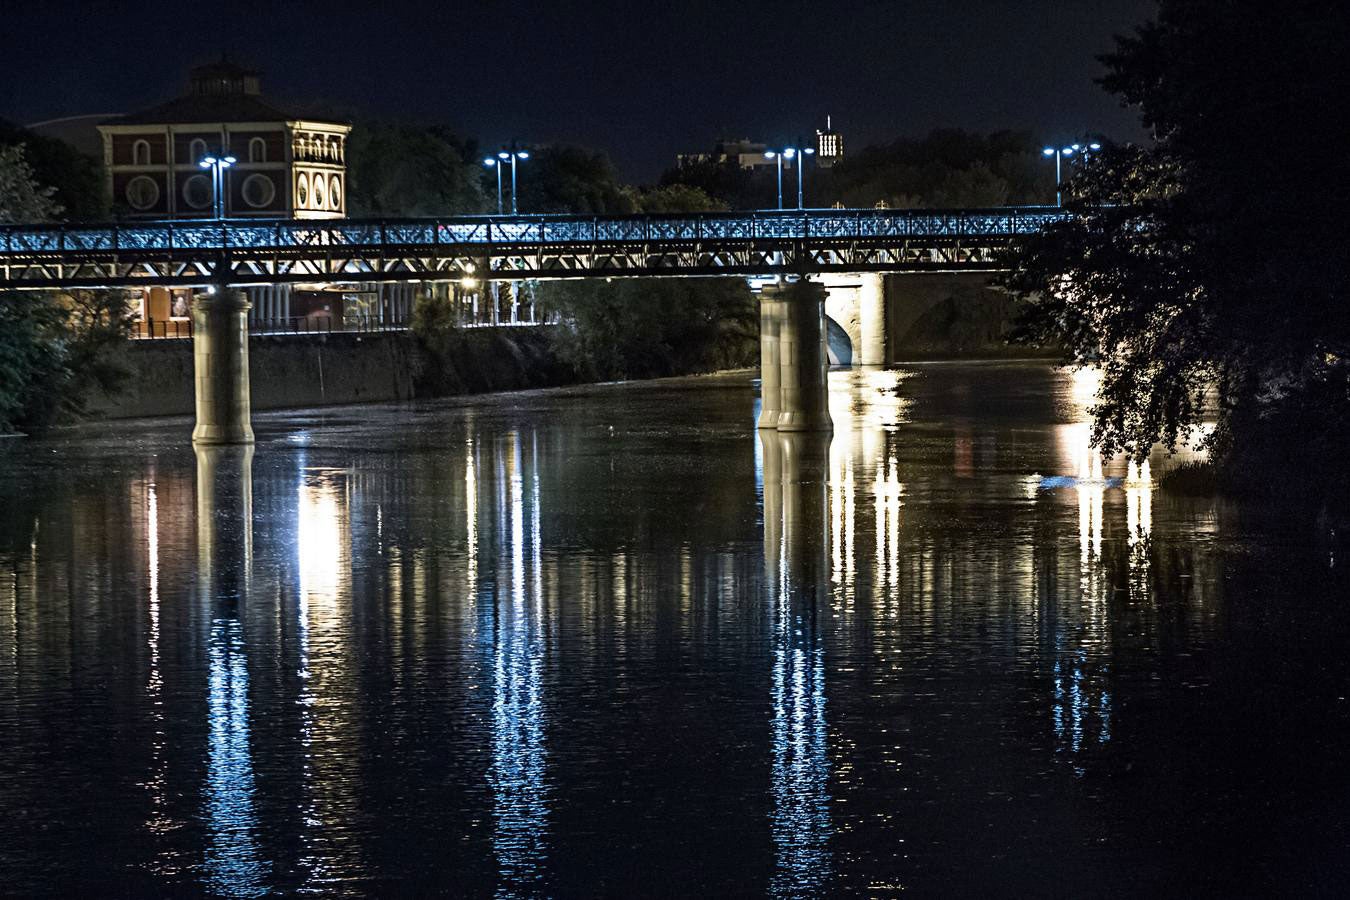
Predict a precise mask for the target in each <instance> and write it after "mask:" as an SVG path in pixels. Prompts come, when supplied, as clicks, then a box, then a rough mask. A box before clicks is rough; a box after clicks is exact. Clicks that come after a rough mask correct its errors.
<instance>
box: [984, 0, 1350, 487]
mask: <svg viewBox="0 0 1350 900" xmlns="http://www.w3.org/2000/svg"><path fill="white" fill-rule="evenodd" d="M1348 46H1350V7H1347V6H1346V5H1344V4H1333V3H1324V2H1313V0H1291V2H1287V3H1280V4H1270V3H1264V2H1258V0H1163V2H1162V3H1161V4H1160V9H1159V14H1158V18H1157V20H1156V21H1154V22H1150V23H1148V24H1146V25H1144V26H1142V27H1141V28H1139V29H1138V30H1137V31H1136V33H1135V34H1133V35H1131V36H1129V37H1122V38H1118V39H1117V45H1116V48H1115V50H1114V51H1113V52H1111V53H1110V54H1108V55H1106V56H1104V57H1103V61H1104V63H1105V64H1106V67H1107V73H1106V75H1105V77H1104V78H1102V79H1101V81H1102V84H1103V85H1104V86H1105V87H1106V88H1107V89H1108V90H1111V91H1113V92H1115V93H1116V94H1118V95H1119V96H1120V97H1121V99H1122V100H1123V102H1125V103H1126V104H1129V105H1132V106H1135V107H1137V108H1138V109H1139V111H1140V115H1141V117H1142V120H1143V122H1144V124H1145V126H1146V127H1148V128H1149V129H1151V131H1152V133H1153V135H1154V139H1155V143H1154V145H1153V146H1151V147H1133V146H1126V147H1108V148H1106V150H1105V152H1103V153H1102V154H1101V155H1100V156H1098V157H1096V158H1094V159H1093V160H1092V161H1091V164H1089V165H1087V166H1085V167H1084V168H1083V169H1082V170H1081V172H1080V174H1079V175H1078V176H1077V177H1076V178H1075V179H1074V181H1073V183H1072V184H1071V186H1070V201H1069V204H1070V206H1071V208H1072V209H1073V210H1074V211H1076V212H1078V213H1079V214H1080V218H1079V219H1077V220H1076V221H1074V222H1071V223H1067V224H1065V225H1063V226H1061V227H1057V228H1055V229H1053V230H1051V231H1049V232H1048V233H1046V234H1045V235H1044V236H1042V237H1039V238H1036V239H1033V240H1031V241H1029V242H1028V243H1027V244H1026V246H1025V247H1023V248H1022V250H1021V252H1020V254H1019V255H1018V256H1016V257H1015V259H1016V261H1017V268H1016V270H1015V271H1014V272H1013V273H1012V275H1011V276H1010V277H1009V279H1008V280H1007V284H1008V285H1009V286H1010V287H1011V288H1012V289H1013V290H1014V291H1015V292H1017V293H1019V294H1020V295H1022V296H1023V297H1025V298H1027V301H1028V302H1027V309H1028V315H1027V317H1026V320H1025V322H1024V335H1025V336H1027V337H1028V338H1029V339H1032V340H1051V341H1058V342H1060V343H1061V344H1062V345H1063V346H1064V348H1065V349H1066V353H1067V356H1068V361H1070V362H1074V363H1096V364H1099V365H1100V366H1101V367H1102V370H1103V373H1104V378H1103V385H1102V394H1101V398H1100V403H1099V405H1098V406H1097V407H1096V409H1095V417H1096V423H1095V424H1096V429H1095V433H1096V438H1097V439H1098V441H1099V443H1100V444H1101V446H1102V448H1103V449H1104V450H1106V451H1113V450H1116V449H1121V448H1124V449H1126V450H1128V451H1130V452H1131V453H1133V454H1135V455H1136V456H1141V455H1143V454H1144V453H1146V452H1147V451H1148V448H1149V447H1150V446H1151V445H1152V444H1153V443H1154V442H1156V441H1163V442H1166V443H1169V444H1171V443H1173V442H1175V441H1176V440H1177V439H1178V438H1179V437H1181V436H1184V435H1185V434H1186V432H1187V430H1188V429H1189V428H1190V427H1191V426H1193V425H1195V424H1197V422H1198V421H1199V419H1200V417H1201V414H1202V410H1203V404H1202V402H1201V401H1202V399H1203V396H1204V394H1205V392H1206V391H1207V390H1208V389H1211V388H1213V389H1216V390H1217V398H1218V417H1219V424H1218V429H1217V430H1216V432H1215V433H1214V435H1213V437H1212V438H1211V439H1210V440H1209V444H1210V446H1211V447H1212V449H1213V450H1214V451H1215V453H1216V458H1217V459H1218V460H1219V461H1221V462H1222V463H1224V464H1225V467H1226V468H1227V469H1228V470H1229V471H1231V472H1241V471H1244V470H1245V471H1248V472H1253V471H1257V470H1258V469H1259V470H1260V471H1262V473H1263V477H1266V478H1270V477H1272V475H1271V474H1270V472H1269V468H1268V467H1269V465H1270V464H1271V463H1272V461H1283V462H1285V463H1294V464H1295V466H1294V468H1298V469H1301V470H1303V471H1304V472H1315V473H1318V476H1317V477H1324V475H1326V474H1328V473H1329V474H1330V475H1332V476H1337V477H1341V478H1342V479H1343V478H1344V471H1345V466H1344V458H1345V457H1344V453H1345V451H1346V449H1347V448H1350V305H1348V304H1347V302H1346V301H1347V299H1348V298H1347V291H1346V288H1347V268H1350V253H1347V250H1346V248H1347V246H1350V241H1347V227H1346V222H1347V217H1346V209H1347V200H1350V197H1348V196H1347V194H1350V187H1348V184H1350V183H1348V182H1347V179H1346V178H1345V177H1344V168H1345V163H1344V157H1345V139H1344V131H1345V125H1344V122H1345V110H1344V106H1345V103H1344V101H1343V99H1341V97H1342V94H1341V92H1340V89H1336V88H1334V87H1333V85H1336V84H1344V83H1346V82H1347V78H1346V75H1347V74H1348V73H1347V71H1346V70H1347V56H1348V55H1347V54H1346V52H1345V48H1346V47H1348ZM1244 463H1250V465H1244ZM1328 467H1330V468H1328ZM1337 473H1339V475H1338V474H1337Z"/></svg>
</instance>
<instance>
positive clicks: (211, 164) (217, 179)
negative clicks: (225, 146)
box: [197, 153, 238, 219]
mask: <svg viewBox="0 0 1350 900" xmlns="http://www.w3.org/2000/svg"><path fill="white" fill-rule="evenodd" d="M236 162H238V160H237V159H235V158H234V157H233V156H229V155H228V154H224V153H222V154H220V155H219V156H217V155H214V154H212V155H208V156H204V157H202V158H201V159H200V160H198V162H197V165H199V166H201V167H202V168H203V169H210V170H211V211H212V212H213V213H215V216H216V218H217V219H223V218H225V175H224V172H225V170H226V169H228V168H229V167H230V166H232V165H234V164H235V163H236Z"/></svg>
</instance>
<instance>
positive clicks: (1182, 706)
mask: <svg viewBox="0 0 1350 900" xmlns="http://www.w3.org/2000/svg"><path fill="white" fill-rule="evenodd" d="M1018 379H1026V380H1027V381H1028V383H1029V386H1028V387H1025V388H1021V387H1019V381H1018ZM1085 381H1086V379H1084V378H1082V377H1073V376H1070V375H1067V374H1050V373H1048V372H1047V371H1046V370H1044V369H1042V368H1032V367H1026V368H1017V367H1015V366H1014V367H1007V368H993V369H980V368H979V367H964V368H963V367H948V368H943V367H931V368H922V367H920V368H916V369H913V370H905V371H849V372H836V373H832V375H831V397H830V407H831V414H832V417H833V419H834V422H835V432H834V434H833V436H832V438H830V439H826V440H820V439H812V438H811V437H810V436H786V435H780V434H778V433H776V432H762V433H759V434H758V435H755V434H754V433H753V432H752V431H751V430H750V427H749V426H750V425H751V423H753V416H752V415H750V409H751V407H752V401H751V395H750V392H749V390H748V387H747V386H746V385H745V384H744V382H743V381H735V380H729V381H727V382H725V384H726V385H728V386H726V387H717V385H718V382H715V381H714V382H711V384H712V385H713V387H708V386H707V385H708V384H709V382H698V383H696V384H694V385H682V386H679V387H664V388H663V387H659V386H657V387H635V388H625V389H604V391H610V392H612V393H604V391H601V392H600V393H598V394H595V395H591V396H589V397H588V396H584V395H583V396H578V397H569V396H567V395H557V396H549V395H545V396H542V397H538V398H534V399H528V398H526V399H521V400H519V401H512V402H513V403H518V405H517V406H513V405H510V404H507V405H505V406H503V407H502V408H500V409H499V408H497V407H498V405H501V404H503V403H504V402H505V401H502V400H488V401H482V402H481V403H478V404H477V405H471V406H469V407H467V408H463V409H461V408H456V407H448V408H445V409H440V410H433V411H429V412H426V411H424V412H419V413H417V414H416V415H417V416H419V417H420V418H418V419H417V420H416V421H417V425H416V427H411V428H410V427H408V426H407V423H406V421H405V419H404V418H402V417H404V416H409V415H413V414H411V413H407V412H401V411H379V410H374V411H362V412H361V413H360V414H359V415H356V414H353V419H352V420H351V421H346V420H341V419H339V420H338V421H336V422H335V423H334V424H331V425H324V424H322V423H317V424H316V423H314V422H308V423H306V425H305V428H306V431H305V433H306V435H307V440H306V441H305V442H304V443H303V445H294V444H292V443H291V442H289V441H287V440H285V439H284V435H283V437H282V439H280V440H268V439H267V437H266V435H267V428H266V427H263V428H261V429H260V434H261V435H263V442H262V443H261V444H260V446H259V448H258V450H257V451H256V454H254V455H253V456H249V455H247V454H239V455H234V456H231V455H229V454H214V455H211V454H208V455H200V454H199V455H198V456H197V457H196V458H194V457H192V456H191V455H187V456H184V455H182V454H181V453H179V454H178V455H175V452H174V451H172V450H166V451H164V452H162V453H160V454H159V455H158V457H157V458H156V459H155V460H154V461H153V462H146V461H145V459H143V458H141V456H138V455H132V456H129V457H124V458H121V459H118V460H117V461H116V462H115V463H113V464H111V465H109V464H107V463H106V462H105V461H103V460H102V459H100V462H99V464H98V466H97V467H96V468H95V467H91V469H90V470H91V471H97V473H98V475H97V477H90V478H87V479H86V480H84V481H82V482H80V483H79V485H78V487H77V488H71V489H69V490H66V491H64V492H53V493H52V494H51V495H49V496H43V495H39V496H34V497H25V498H22V499H23V500H24V502H17V501H15V502H11V503H10V504H9V506H8V508H6V509H5V512H4V513H3V514H0V516H3V517H0V524H4V525H5V527H6V529H7V531H6V536H7V538H9V541H8V543H7V544H5V545H3V546H0V557H3V559H2V560H0V561H2V562H3V566H2V567H0V571H3V572H4V575H5V577H4V578H3V579H0V660H3V666H0V714H3V715H4V716H5V717H6V720H7V721H6V725H8V726H12V727H9V728H8V730H7V731H6V733H7V734H9V735H11V737H10V739H9V743H8V744H7V745H5V746H0V788H4V789H5V790H3V791H0V807H2V808H0V813H4V812H8V816H3V815H0V838H4V839H6V840H0V864H3V866H4V868H5V870H6V871H7V872H12V873H13V875H12V884H13V885H14V887H15V889H16V890H24V889H25V888H28V889H29V890H27V892H29V893H32V892H34V891H35V890H37V888H36V887H35V886H39V885H44V884H51V883H55V881H54V880H53V879H54V878H55V879H56V880H59V881H61V882H62V883H63V884H66V885H70V886H72V890H74V892H76V893H79V892H81V891H80V890H78V889H79V888H84V891H83V892H85V893H88V892H89V891H90V890H92V889H93V886H94V885H98V886H99V887H101V888H106V887H108V886H111V888H109V889H111V890H112V891H113V892H117V890H119V889H121V892H122V893H130V894H156V893H164V894H172V893H175V892H177V893H188V894H191V893H200V892H203V891H207V892H210V893H214V894H218V895H232V896H254V895H258V894H261V893H265V892H277V893H310V894H316V895H325V896H326V895H339V894H346V895H389V894H398V893H408V892H418V891H420V892H423V893H433V894H434V893H438V892H441V893H443V892H447V891H448V892H455V893H472V894H485V893H492V892H496V893H497V894H498V895H501V896H534V895H549V894H564V895H572V894H586V893H595V892H599V893H613V894H626V895H642V894H644V893H655V892H660V891H661V890H662V889H664V888H667V887H669V888H671V889H672V890H673V889H675V886H679V887H680V888H681V889H684V888H686V887H687V892H688V893H691V894H693V893H702V894H710V895H711V894H725V893H735V894H762V893H765V892H768V893H770V894H772V895H775V896H804V895H818V894H826V893H854V894H867V893H877V892H884V891H890V890H901V889H907V888H909V887H918V888H926V889H928V890H930V891H931V890H934V889H935V888H943V889H946V888H948V887H951V885H949V884H948V882H949V881H951V883H952V884H955V885H956V886H957V888H953V889H958V888H975V887H979V886H981V885H987V884H990V883H995V882H998V883H1007V884H1015V885H1017V886H1018V887H1020V888H1022V889H1027V890H1030V891H1031V892H1033V893H1034V892H1035V890H1037V889H1038V884H1037V883H1028V882H1026V881H1025V880H1023V881H1019V880H1018V879H1019V878H1023V877H1024V876H1023V875H1021V874H1019V873H1021V872H1024V871H1026V868H1025V867H1027V866H1030V867H1031V868H1038V867H1039V868H1044V867H1046V866H1051V865H1053V866H1054V867H1055V868H1056V870H1057V871H1059V872H1061V874H1062V875H1063V877H1065V878H1067V879H1069V881H1068V882H1067V883H1071V884H1072V885H1074V886H1075V887H1077V888H1078V889H1079V891H1078V892H1083V891H1087V892H1091V891H1092V890H1093V889H1094V888H1096V887H1098V886H1099V885H1098V884H1097V883H1096V882H1094V881H1091V880H1090V879H1089V880H1081V879H1077V878H1076V876H1075V875H1074V872H1073V871H1071V870H1072V867H1073V866H1074V865H1078V864H1081V865H1083V866H1085V867H1086V868H1085V869H1084V871H1087V870H1088V869H1091V868H1092V866H1091V865H1089V863H1091V862H1092V861H1093V860H1095V859H1097V857H1096V856H1094V855H1093V854H1095V853H1100V852H1105V851H1101V850H1100V849H1099V848H1100V847H1114V846H1117V845H1121V844H1124V845H1127V846H1151V844H1150V843H1149V842H1150V841H1152V840H1153V834H1154V831H1153V829H1154V822H1155V821H1157V819H1158V817H1159V816H1160V815H1161V816H1163V817H1164V818H1165V817H1166V816H1168V815H1171V816H1173V817H1175V816H1176V815H1177V813H1176V812H1175V810H1172V809H1171V808H1165V809H1162V810H1159V809H1157V808H1156V806H1155V805H1151V804H1156V803H1157V802H1159V801H1156V800H1154V799H1152V798H1154V797H1164V796H1167V797H1175V796H1177V795H1178V793H1179V792H1177V791H1176V790H1168V788H1169V787H1170V788H1175V786H1176V782H1169V781H1167V780H1166V779H1167V778H1168V777H1170V775H1169V774H1168V773H1169V771H1170V770H1169V769H1168V767H1167V766H1166V765H1162V766H1159V765H1157V761H1158V760H1159V759H1160V758H1162V754H1163V750H1162V749H1160V745H1158V744H1157V742H1156V739H1155V736H1156V735H1166V737H1167V740H1170V741H1176V740H1197V741H1200V740H1202V739H1203V738H1204V735H1205V733H1204V732H1197V735H1198V736H1191V735H1189V734H1187V733H1182V734H1181V735H1180V736H1178V735H1177V734H1176V733H1175V732H1176V729H1175V728H1173V727H1172V725H1173V721H1172V719H1173V717H1175V716H1181V717H1191V718H1194V716H1195V707H1193V706H1192V705H1190V704H1191V701H1190V699H1189V698H1190V697H1192V696H1200V693H1199V692H1206V693H1205V694H1204V696H1206V697H1208V698H1209V699H1210V700H1211V701H1213V700H1214V699H1215V697H1216V692H1217V691H1218V688H1216V687H1214V684H1215V682H1216V678H1218V676H1216V675H1215V670H1213V669H1212V668H1211V667H1209V666H1207V665H1204V664H1203V661H1204V660H1206V659H1207V658H1208V657H1209V656H1212V655H1213V654H1215V653H1218V652H1221V651H1222V650H1223V645H1222V644H1220V643H1218V642H1216V637H1215V636H1216V634H1218V633H1219V629H1221V628H1223V627H1226V626H1225V624H1224V619H1223V617H1222V616H1220V615H1219V613H1220V611H1221V610H1222V609H1223V608H1224V607H1223V605H1222V603H1223V600H1224V594H1223V592H1224V591H1227V590H1232V589H1233V588H1232V587H1231V585H1232V584H1233V580H1232V579H1229V578H1227V576H1224V575H1221V573H1220V569H1219V561H1218V559H1217V557H1216V556H1215V554H1214V551H1213V550H1212V545H1213V542H1215V541H1217V540H1218V539H1219V536H1220V535H1221V533H1222V529H1223V528H1225V527H1229V528H1231V527H1233V526H1232V525H1231V521H1230V520H1225V519H1224V518H1223V515H1222V507H1220V506H1217V505H1216V504H1214V503H1213V502H1212V501H1196V502H1194V503H1191V502H1189V501H1188V502H1186V503H1178V502H1177V501H1175V500H1173V499H1170V498H1168V497H1167V496H1166V495H1163V494H1159V493H1158V492H1157V491H1156V490H1155V478H1156V474H1157V473H1158V472H1160V471H1162V470H1164V469H1165V467H1166V465H1168V463H1165V462H1163V461H1162V459H1161V458H1160V457H1158V456H1157V455H1155V456H1154V457H1152V458H1151V459H1150V460H1149V461H1147V462H1143V463H1140V464H1137V465H1136V464H1133V463H1130V462H1128V461H1126V460H1124V459H1123V458H1116V459H1112V460H1101V459H1099V458H1097V457H1096V454H1095V453H1093V452H1092V451H1091V449H1090V447H1089V446H1088V443H1087V440H1088V429H1087V427H1086V409H1087V406H1088V405H1089V404H1090V402H1091V396H1090V394H1089V392H1088V391H1087V390H1086V388H1085V387H1084V382H1085ZM644 398H655V399H644ZM365 415H370V416H375V417H379V416H384V417H387V418H388V421H385V422H384V423H383V424H378V423H377V424H375V425H370V426H367V425H365V424H364V423H363V422H361V421H360V417H361V416H365ZM62 452H63V453H68V454H75V453H77V451H75V450H70V449H67V450H63V451H62ZM53 455H56V456H57V458H58V460H60V454H53ZM0 462H4V461H0ZM62 463H63V464H64V461H62ZM7 464H9V465H11V467H13V465H15V464H14V463H13V461H12V460H11V461H9V463H7ZM24 465H28V466H30V467H31V468H30V469H28V470H25V469H22V468H18V469H14V468H11V469H10V470H5V469H3V468H0V479H2V478H8V479H10V480H9V481H4V480H0V484H8V485H11V486H12V485H13V484H16V483H18V482H19V480H21V479H22V478H25V477H29V476H30V474H31V472H32V471H37V472H39V473H44V477H46V473H48V472H49V471H50V470H48V469H45V468H44V467H45V466H47V465H50V463H48V462H46V461H45V459H43V460H34V461H32V462H24ZM69 465H70V467H72V468H73V469H75V470H76V471H79V470H80V467H81V466H82V465H84V463H81V462H79V461H78V458H77V460H76V462H74V463H71V464H69ZM6 472H8V473H9V474H6ZM15 473H17V474H15ZM194 479H195V481H196V484H197V485H198V489H197V491H196V500H195V503H194V502H193V499H192V496H191V495H192V494H193V491H192V490H191V488H190V487H189V488H188V489H187V490H184V489H183V487H182V485H183V484H185V483H186V484H187V485H189V486H190V485H192V484H193V481H194ZM756 488H758V491H756ZM6 496H10V497H13V496H14V492H13V491H12V490H11V492H10V494H7V495H6ZM255 532H256V534H255ZM122 536H129V538H128V544H127V545H126V546H125V547H124V546H123V545H122V544H120V543H119V542H120V541H121V540H122V539H123V538H122ZM1280 552H1282V553H1284V552H1288V551H1287V549H1284V550H1281V551H1280ZM1281 621H1282V622H1284V621H1285V620H1284V619H1282V620H1281ZM1288 627H1293V626H1288ZM1324 630H1326V629H1324ZM1330 632H1331V633H1334V629H1330ZM1241 651H1242V652H1246V653H1251V652H1253V645H1252V643H1251V642H1248V643H1246V644H1243V645H1241ZM1247 668H1249V667H1247V666H1236V667H1235V670H1245V669H1247ZM1276 674H1278V673H1276ZM1233 693H1234V696H1237V695H1238V693H1239V692H1237V691H1234V692H1233ZM1247 694H1250V691H1248V692H1247ZM1217 696H1218V699H1222V698H1223V696H1224V695H1223V694H1222V693H1218V695H1217ZM1242 709H1244V710H1246V711H1247V712H1245V713H1244V715H1246V714H1250V705H1249V704H1248V705H1244V706H1243V707H1242ZM1272 721H1273V722H1274V723H1275V724H1274V725H1272V724H1271V722H1267V723H1266V726H1267V727H1279V723H1280V722H1285V721H1287V720H1286V719H1278V720H1272ZM109 729H111V730H116V731H117V732H118V733H120V734H125V735H126V737H124V738H122V739H121V740H120V743H119V748H120V749H119V751H118V752H117V753H116V754H115V755H114V756H112V757H111V758H108V757H107V755H106V754H104V755H102V756H100V757H97V758H96V757H93V756H91V755H90V753H89V751H88V749H87V748H88V747H90V746H99V745H101V743H102V735H103V734H104V733H105V730H109ZM1224 733H1233V731H1232V729H1231V728H1230V729H1228V730H1227V731H1225V732H1224ZM1210 749H1212V748H1210ZM1136 757H1138V758H1141V759H1152V760H1153V761H1154V763H1155V765H1154V766H1153V767H1151V768H1149V769H1147V770H1145V773H1144V774H1138V771H1139V770H1137V769H1136V770H1130V771H1132V772H1134V773H1135V774H1132V775H1130V776H1129V778H1126V777H1125V774H1124V772H1125V770H1123V769H1121V768H1120V766H1121V764H1122V762H1121V761H1122V760H1131V761H1132V760H1133V759H1135V758H1136ZM1187 758H1188V759H1189V758H1196V759H1199V758H1203V754H1202V753H1200V752H1199V750H1197V749H1195V748H1192V756H1189V757H1187ZM1141 768H1142V764H1141ZM1179 771H1180V772H1181V773H1182V774H1184V775H1185V776H1186V778H1187V779H1189V780H1190V781H1191V782H1195V780H1196V779H1200V780H1201V781H1203V779H1205V778H1215V777H1218V776H1216V775H1215V773H1214V772H1213V771H1210V770H1196V769H1182V770H1179ZM91 772H92V773H93V774H90V773H91ZM38 773H41V777H39V775H38ZM1177 777H1178V778H1180V777H1181V775H1180V774H1179V775H1178V776H1177ZM91 778H93V779H96V780H97V783H98V784H100V785H102V786H103V788H102V790H101V791H91V790H88V789H87V780H88V779H91ZM1131 778H1132V779H1135V780H1134V781H1131V780H1130V779H1131ZM1144 779H1148V781H1147V783H1146V789H1144V787H1141V788H1140V789H1138V790H1136V789H1135V788H1133V787H1132V785H1135V784H1140V783H1141V781H1142V780H1144ZM123 783H125V784H133V785H136V786H137V788H136V794H135V796H134V797H132V796H131V795H129V794H125V793H123V792H122V791H121V790H120V788H119V785H121V784H123ZM48 785H51V787H50V788H49V787H48ZM1229 788H1231V785H1216V786H1215V789H1216V790H1218V789H1224V790H1227V789H1229ZM1197 790H1199V791H1201V793H1203V790H1202V788H1197ZM1227 796H1232V794H1231V793H1230V794H1227ZM1066 798H1067V799H1066ZM35 809H43V810H46V809H53V810H54V811H53V812H52V813H50V814H49V815H50V816H51V817H52V821H54V822H57V823H58V824H59V823H60V822H63V821H69V822H76V821H86V820H88V819H89V818H90V817H97V818H98V819H99V820H100V821H102V822H104V823H105V824H106V831H107V833H108V834H109V835H110V837H109V841H108V842H107V843H106V844H100V845H98V846H97V847H95V848H94V849H93V850H92V851H91V852H90V853H89V854H88V855H87V860H86V862H87V866H88V868H87V870H80V869H76V868H72V867H71V866H70V864H69V862H68V860H69V859H70V856H69V851H68V847H69V844H68V843H64V841H67V840H68V839H67V838H66V837H64V836H63V832H62V831H61V829H60V827H57V828H55V829H53V830H52V831H50V832H44V831H40V830H35V829H31V828H28V829H26V828H21V827H18V826H17V825H15V824H14V823H17V822H21V821H23V817H24V816H31V815H32V813H31V812H30V811H31V810H35ZM123 810H130V812H123ZM1313 815H1314V817H1315V815H1316V811H1314V813H1313ZM123 817H127V818H128V819H129V820H131V821H127V822H125V823H124V822H123V821H122V819H123ZM4 822H9V823H10V824H8V825H6V824H3V823H4ZM1028 823H1032V824H1028ZM138 836H139V837H138ZM709 836H711V837H709ZM1018 859H1020V860H1022V862H1021V863H1019V864H1018V865H1016V866H1014V865H1013V864H1012V863H1011V862H1008V861H1009V860H1018ZM1132 859H1133V860H1134V862H1135V863H1136V864H1137V863H1139V862H1140V860H1139V858H1138V857H1132ZM1178 859H1180V857H1178ZM1169 864H1170V865H1172V866H1178V865H1184V864H1183V863H1181V862H1176V861H1173V862H1171V863H1169ZM1145 868H1147V865H1145ZM54 873H55V875H54ZM129 873H130V874H129ZM602 875H603V876H604V877H605V878H607V879H608V880H607V881H606V882H605V884H604V885H603V886H602V887H601V888H598V889H597V888H596V885H597V881H596V879H597V878H598V877H601V876H602ZM1159 877H1161V875H1159ZM138 879H140V880H138ZM999 879H1005V881H999ZM1006 879H1011V881H1006ZM953 880H954V881H953ZM1154 883H1155V884H1161V883H1165V882H1164V881H1159V882H1154Z"/></svg>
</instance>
